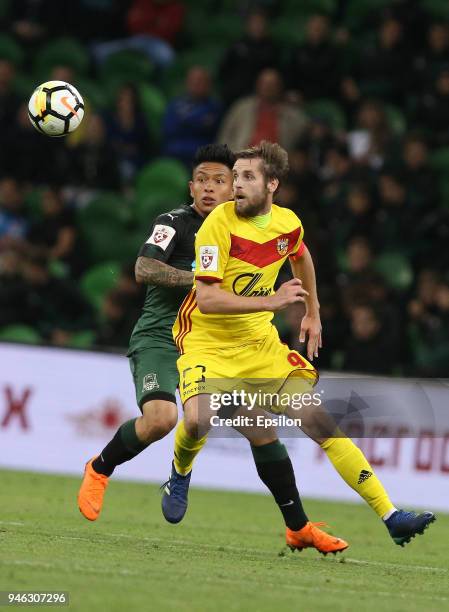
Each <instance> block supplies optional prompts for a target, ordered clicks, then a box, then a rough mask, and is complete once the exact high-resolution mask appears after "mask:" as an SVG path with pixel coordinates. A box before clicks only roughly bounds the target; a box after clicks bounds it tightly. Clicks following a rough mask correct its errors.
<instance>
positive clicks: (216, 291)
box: [196, 278, 308, 314]
mask: <svg viewBox="0 0 449 612" xmlns="http://www.w3.org/2000/svg"><path fill="white" fill-rule="evenodd" d="M196 282H197V287H196V300H197V304H198V308H199V310H200V312H201V313H203V314H249V313H253V312H267V311H271V312H276V311H278V310H284V308H287V306H289V305H290V304H295V303H297V302H304V301H305V297H307V296H308V293H307V291H306V290H305V289H304V288H303V286H302V282H301V281H300V280H299V279H298V278H293V279H292V280H290V281H288V282H286V283H283V284H282V285H281V286H280V287H279V289H278V290H277V291H276V293H274V294H273V295H269V296H254V297H245V296H242V295H234V294H233V293H230V292H229V291H224V290H223V289H221V287H220V285H219V283H210V282H205V281H201V280H200V279H197V281H196Z"/></svg>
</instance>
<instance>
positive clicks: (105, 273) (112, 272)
mask: <svg viewBox="0 0 449 612" xmlns="http://www.w3.org/2000/svg"><path fill="white" fill-rule="evenodd" d="M119 275H120V265H119V264H118V263H117V262H115V261H108V262H105V263H102V264H98V265H96V266H94V267H92V268H90V270H87V272H85V273H84V275H83V277H82V278H81V281H80V287H81V292H82V294H83V295H84V297H85V298H86V299H87V300H88V301H89V302H90V303H91V304H92V306H94V307H95V308H99V307H100V305H101V301H102V299H103V296H104V295H105V294H106V293H108V292H109V291H110V290H111V289H113V288H114V287H115V285H116V283H117V280H118V277H119Z"/></svg>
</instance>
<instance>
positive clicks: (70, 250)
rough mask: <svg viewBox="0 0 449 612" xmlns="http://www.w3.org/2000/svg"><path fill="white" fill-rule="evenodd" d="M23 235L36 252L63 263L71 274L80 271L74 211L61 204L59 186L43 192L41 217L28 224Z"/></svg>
mask: <svg viewBox="0 0 449 612" xmlns="http://www.w3.org/2000/svg"><path fill="white" fill-rule="evenodd" d="M27 237H28V241H29V243H30V244H31V245H32V246H33V247H34V250H35V251H36V252H39V253H40V254H42V255H45V256H46V257H48V258H49V259H50V260H58V261H60V262H61V263H63V264H65V265H66V266H67V268H68V270H69V272H70V275H71V276H72V277H78V276H79V275H80V273H81V272H82V271H83V263H82V254H81V253H80V251H79V249H78V248H77V247H78V244H77V242H78V236H77V231H76V221H75V215H74V211H73V210H72V209H70V208H69V207H68V206H66V205H65V202H64V199H63V195H62V192H61V190H60V189H58V188H47V189H46V190H45V191H44V192H43V194H42V203H41V217H40V218H39V219H38V220H37V221H35V222H34V223H32V224H31V227H30V229H29V232H28V236H27Z"/></svg>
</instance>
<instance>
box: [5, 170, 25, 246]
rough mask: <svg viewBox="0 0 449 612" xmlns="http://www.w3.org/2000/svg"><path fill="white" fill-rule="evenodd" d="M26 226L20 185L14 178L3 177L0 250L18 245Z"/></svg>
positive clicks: (23, 236)
mask: <svg viewBox="0 0 449 612" xmlns="http://www.w3.org/2000/svg"><path fill="white" fill-rule="evenodd" d="M28 228H29V220H28V219H27V216H26V213H25V204H24V199H23V191H22V187H21V186H20V185H19V183H18V182H17V181H16V180H15V179H14V178H10V177H5V178H3V179H1V181H0V250H1V249H5V248H8V247H11V246H14V245H15V244H18V245H20V243H22V242H23V241H24V240H25V239H26V235H27V231H28Z"/></svg>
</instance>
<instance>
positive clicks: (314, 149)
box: [298, 116, 337, 176]
mask: <svg viewBox="0 0 449 612" xmlns="http://www.w3.org/2000/svg"><path fill="white" fill-rule="evenodd" d="M335 144H337V139H336V137H335V136H334V134H333V131H332V128H331V126H330V125H329V122H328V121H327V120H326V119H324V118H323V117H320V116H312V117H311V118H310V122H309V123H308V125H307V126H306V128H305V130H304V133H303V135H302V136H301V138H300V140H299V142H298V146H299V147H301V148H303V149H305V151H307V156H308V158H309V160H310V163H311V166H312V169H313V170H314V172H316V173H317V175H318V176H320V175H321V173H322V169H323V166H324V162H325V158H326V153H327V151H328V150H329V149H330V148H332V147H333V146H334V145H335Z"/></svg>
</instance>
